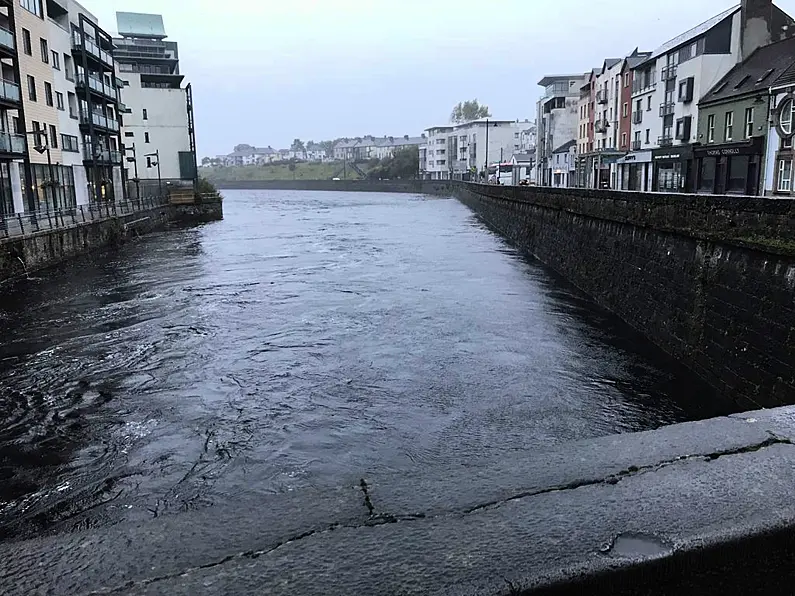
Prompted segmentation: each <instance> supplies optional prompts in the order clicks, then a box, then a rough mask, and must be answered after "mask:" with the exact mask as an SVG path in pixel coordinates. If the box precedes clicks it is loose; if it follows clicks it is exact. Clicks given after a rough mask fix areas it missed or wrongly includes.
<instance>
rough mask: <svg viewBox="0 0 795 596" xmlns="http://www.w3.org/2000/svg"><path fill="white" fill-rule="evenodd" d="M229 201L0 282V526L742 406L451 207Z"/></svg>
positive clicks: (496, 453) (419, 466)
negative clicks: (718, 395) (208, 220)
mask: <svg viewBox="0 0 795 596" xmlns="http://www.w3.org/2000/svg"><path fill="white" fill-rule="evenodd" d="M225 210H226V219H225V220H224V221H223V222H219V223H213V224H209V225H205V226H201V227H193V228H187V229H185V228H183V229H172V230H168V231H165V232H162V233H157V234H153V235H150V236H146V237H144V238H142V239H140V240H138V241H136V242H133V243H130V244H127V245H126V246H124V247H122V248H121V249H118V250H112V251H106V252H103V253H101V254H98V255H94V256H93V257H91V258H82V259H78V260H76V261H74V262H72V263H70V264H68V265H66V266H63V267H59V268H57V269H54V270H50V271H46V272H44V273H41V274H37V275H36V276H35V277H33V278H32V279H29V280H20V281H18V282H16V283H14V284H11V285H6V286H4V287H0V337H2V345H1V347H0V386H1V387H2V392H1V393H0V539H3V540H9V539H18V538H21V537H26V536H31V535H37V534H41V533H55V532H64V531H71V530H75V529H80V528H86V527H92V526H102V525H104V524H111V523H114V522H117V521H120V520H137V519H147V518H152V517H155V516H161V515H177V514H179V513H180V512H181V511H185V510H188V509H194V508H201V507H212V506H214V505H216V504H218V503H221V502H225V501H228V500H230V499H246V500H248V501H254V502H255V501H256V499H257V497H258V496H261V495H262V494H265V493H273V492H279V491H289V490H293V489H296V488H301V487H307V486H313V487H324V486H340V485H344V484H353V483H355V482H356V480H357V479H358V478H360V477H363V476H367V475H370V474H400V473H401V472H404V471H427V472H428V473H429V474H435V475H443V474H444V470H445V469H446V467H448V466H450V465H454V464H465V465H471V466H479V465H488V462H489V461H495V460H497V459H499V458H502V457H514V456H515V454H516V453H517V452H525V451H530V450H533V449H537V448H538V447H541V446H546V445H550V444H555V443H562V442H565V441H571V440H576V439H582V438H586V437H593V436H599V435H606V434H611V433H623V432H632V431H638V430H644V429H650V428H655V427H658V426H661V425H665V424H670V423H675V422H679V421H684V420H692V419H699V418H706V417H710V416H713V415H717V414H723V413H726V412H729V411H733V409H734V406H733V405H732V404H726V403H721V402H720V401H718V400H716V399H714V398H713V396H712V394H711V392H710V391H709V390H708V389H707V388H706V387H705V386H704V385H702V384H701V383H700V382H698V381H697V380H696V379H695V378H693V377H692V376H691V375H689V374H688V373H687V372H686V371H684V370H683V369H681V368H680V367H678V366H677V365H676V364H674V363H672V362H671V361H670V360H669V359H667V358H666V357H664V356H663V355H662V354H661V353H659V352H658V351H657V350H655V349H654V348H653V347H651V346H650V345H649V344H648V343H647V342H646V341H645V340H644V339H643V338H642V337H640V336H639V335H638V334H636V333H634V332H633V331H631V330H630V329H628V328H627V327H626V326H625V325H623V324H621V323H620V322H619V321H617V320H616V319H615V318H613V317H611V316H610V315H608V314H607V313H605V312H604V311H602V310H600V309H599V308H597V307H595V306H594V305H593V304H592V303H591V302H590V301H589V300H587V299H586V298H585V297H584V296H583V295H582V294H580V293H579V292H578V291H577V290H575V289H573V288H572V287H571V286H569V285H568V284H566V283H565V282H563V281H562V280H560V279H559V278H558V277H556V276H554V275H553V274H551V273H550V272H549V271H548V270H546V269H545V268H543V267H542V266H540V265H539V264H537V263H534V262H528V261H527V260H525V259H524V258H522V257H521V256H519V255H518V254H517V253H516V252H515V251H514V250H513V249H512V248H511V247H510V246H508V245H507V244H506V243H505V242H504V241H503V240H501V239H500V238H499V237H498V236H496V235H495V234H493V233H492V232H490V231H489V230H488V229H487V228H486V227H485V226H484V225H483V224H481V223H480V222H479V221H478V220H477V219H476V218H475V217H474V216H473V214H472V213H471V212H470V211H469V210H468V209H467V208H466V207H464V206H463V205H461V204H460V203H458V202H456V201H454V200H450V199H437V198H427V197H420V196H411V195H391V194H365V193H362V194H358V193H331V192H327V193H311V192H303V193H297V192H286V191H284V192H272V191H271V192H264V191H262V192H243V191H237V192H228V193H226V202H225ZM462 489H463V487H462Z"/></svg>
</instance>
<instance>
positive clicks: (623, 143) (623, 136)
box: [621, 132, 627, 149]
mask: <svg viewBox="0 0 795 596" xmlns="http://www.w3.org/2000/svg"><path fill="white" fill-rule="evenodd" d="M626 146H627V133H625V132H622V133H621V148H622V149H624V148H625V147H626Z"/></svg>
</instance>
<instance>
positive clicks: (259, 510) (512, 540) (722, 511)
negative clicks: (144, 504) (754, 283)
mask: <svg viewBox="0 0 795 596" xmlns="http://www.w3.org/2000/svg"><path fill="white" fill-rule="evenodd" d="M793 441H795V408H786V409H780V410H774V411H764V412H753V413H748V414H743V415H738V416H732V417H729V418H719V419H714V420H709V421H704V422H696V423H688V424H682V425H677V426H672V427H667V428H663V429H660V430H657V431H651V432H646V433H637V434H630V435H621V436H611V437H603V438H600V439H594V440H588V441H581V442H575V443H570V444H567V445H563V446H560V447H555V448H551V449H549V450H547V451H545V452H537V453H516V454H513V455H512V457H510V458H505V460H503V461H502V463H501V464H500V465H496V464H495V465H494V466H484V467H481V468H476V469H471V468H461V469H453V470H450V472H449V474H448V475H446V477H445V478H441V479H440V478H426V477H423V475H422V474H419V473H418V474H417V475H416V476H415V477H411V476H409V477H406V476H405V475H403V476H401V478H389V477H383V478H381V477H375V478H367V479H366V482H365V484H364V485H361V484H360V481H359V479H353V478H352V479H349V481H348V482H347V486H346V487H343V488H340V489H339V490H336V491H327V492H314V491H296V492H293V493H287V494H282V495H274V496H273V497H271V498H269V499H267V500H265V501H263V502H258V503H238V504H227V505H224V506H223V507H214V508H210V509H206V510H202V511H195V512H191V513H185V514H181V515H178V516H175V517H164V518H157V519H153V520H151V521H150V522H147V523H141V524H134V525H123V526H115V527H112V528H109V529H103V530H96V531H87V532H82V533H77V534H72V535H67V536H61V537H55V538H43V539H37V540H30V541H25V542H18V543H10V544H4V545H0V560H2V561H3V565H2V567H0V592H2V593H4V594H20V595H21V594H38V593H53V594H85V593H120V594H169V595H174V594H186V595H187V594H191V595H193V594H285V595H286V594H290V595H293V594H302V595H303V594H324V595H329V594H331V595H334V594H403V595H409V594H456V595H459V594H461V595H469V594H472V595H474V594H478V595H480V594H519V593H527V594H564V593H577V594H581V593H586V594H601V593H610V594H726V593H742V594H756V593H765V594H779V593H780V594H789V593H791V585H792V583H791V582H792V581H793V580H795V566H793V565H791V557H792V555H793V554H795V499H793V498H792V494H793V489H795V445H793ZM461 486H468V488H467V490H466V491H464V492H461V491H460V487H461ZM452 487H459V490H457V491H456V490H453V489H452Z"/></svg>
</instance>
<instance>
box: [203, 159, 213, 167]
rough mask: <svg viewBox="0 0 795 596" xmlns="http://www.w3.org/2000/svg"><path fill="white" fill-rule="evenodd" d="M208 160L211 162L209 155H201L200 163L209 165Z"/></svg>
mask: <svg viewBox="0 0 795 596" xmlns="http://www.w3.org/2000/svg"><path fill="white" fill-rule="evenodd" d="M210 162H212V160H211V159H210V158H209V157H202V165H203V166H209V165H210Z"/></svg>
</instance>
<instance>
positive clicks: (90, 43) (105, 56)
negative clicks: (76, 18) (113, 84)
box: [72, 31, 114, 70]
mask: <svg viewBox="0 0 795 596" xmlns="http://www.w3.org/2000/svg"><path fill="white" fill-rule="evenodd" d="M84 46H85V52H86V53H87V54H88V55H89V56H91V57H93V58H94V59H95V60H98V61H99V62H100V63H102V64H104V65H105V66H107V67H108V68H110V69H111V70H112V69H113V68H114V64H113V56H111V55H110V53H109V52H107V51H105V50H103V49H102V48H100V47H99V46H98V45H97V44H96V42H95V41H94V40H93V39H90V38H89V37H87V36H86V35H81V34H80V32H78V31H76V32H75V33H74V34H73V35H72V50H74V51H80V52H82V51H83V48H84Z"/></svg>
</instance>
